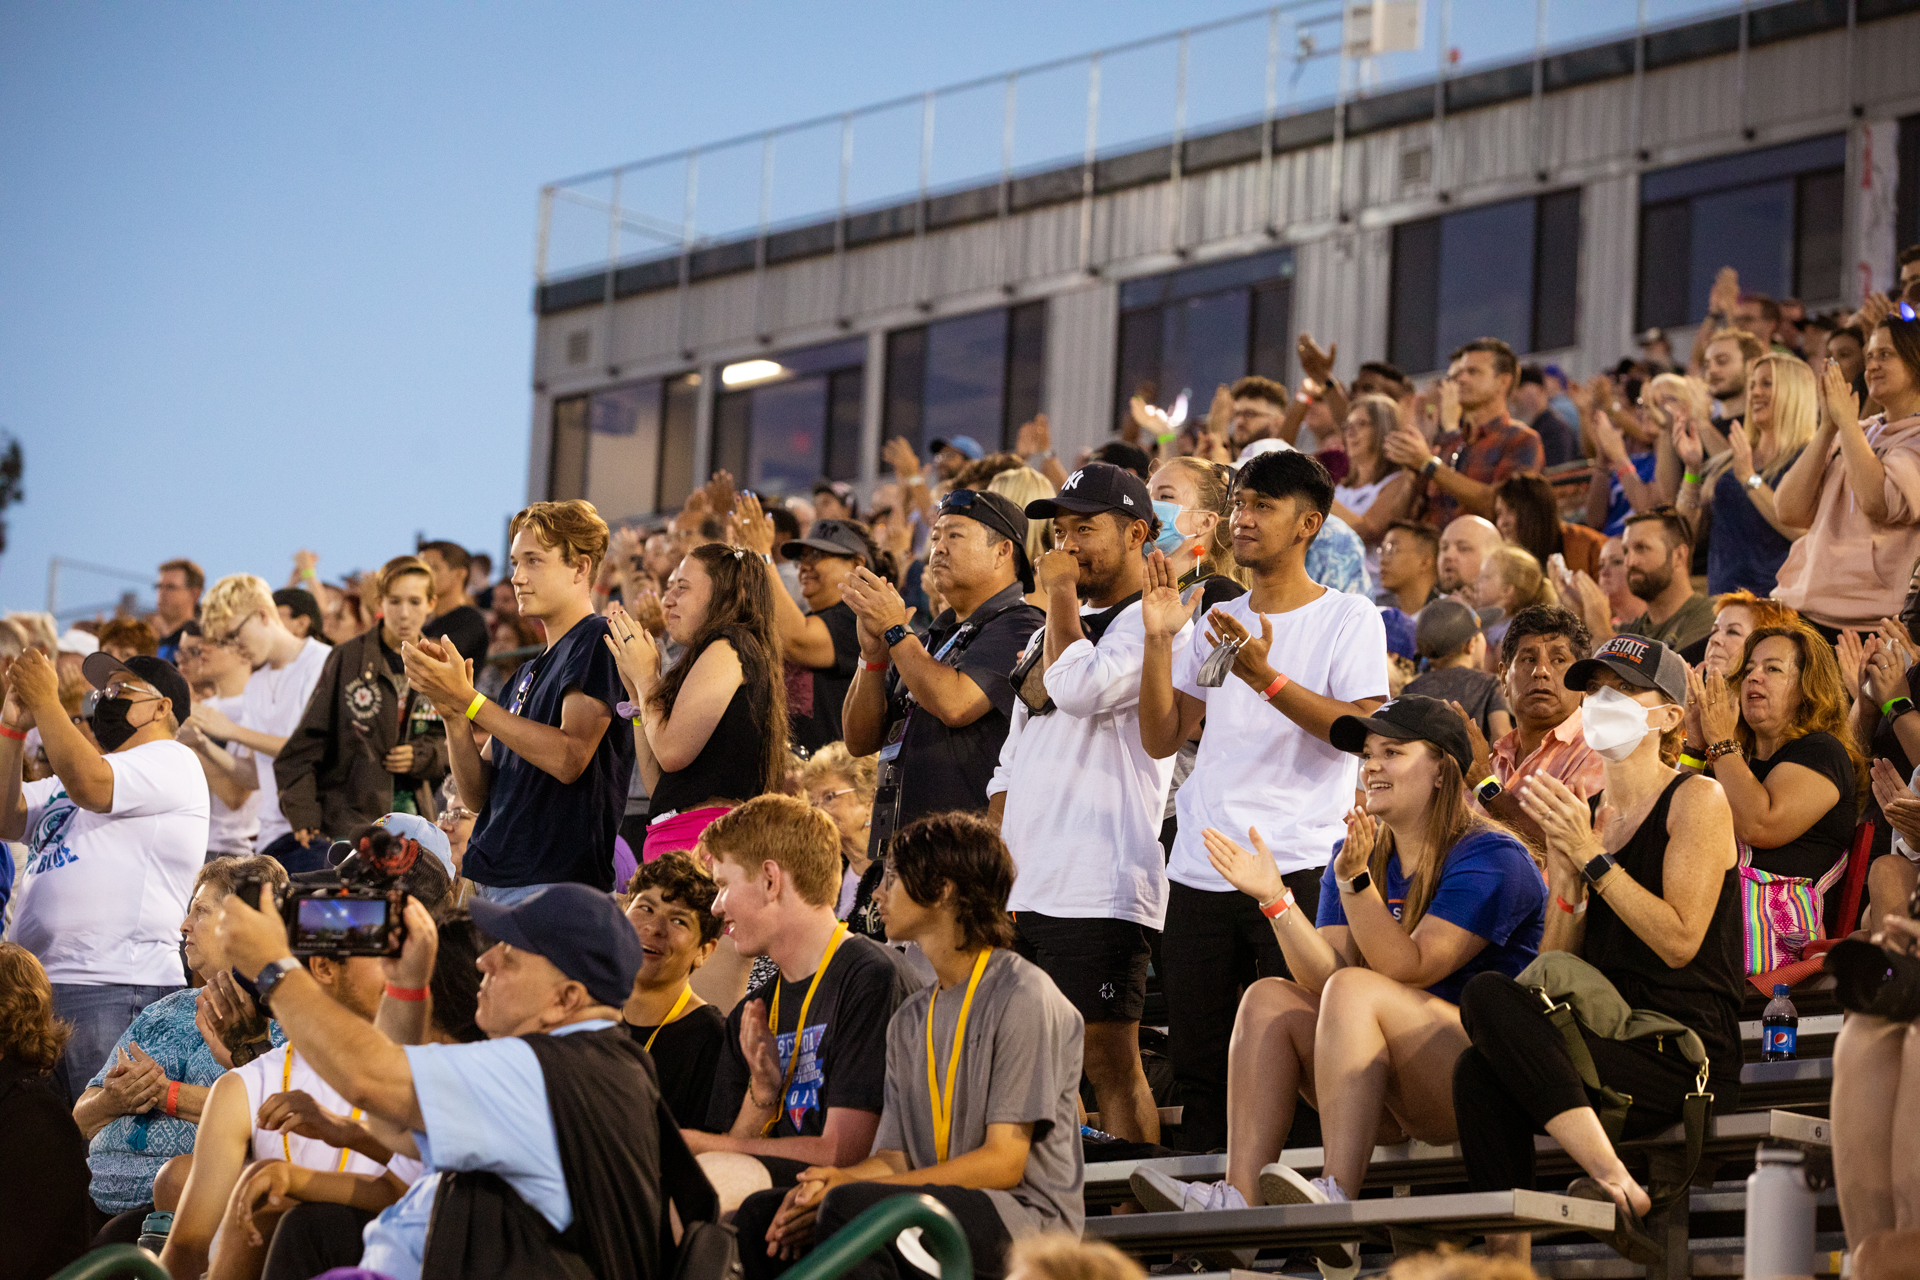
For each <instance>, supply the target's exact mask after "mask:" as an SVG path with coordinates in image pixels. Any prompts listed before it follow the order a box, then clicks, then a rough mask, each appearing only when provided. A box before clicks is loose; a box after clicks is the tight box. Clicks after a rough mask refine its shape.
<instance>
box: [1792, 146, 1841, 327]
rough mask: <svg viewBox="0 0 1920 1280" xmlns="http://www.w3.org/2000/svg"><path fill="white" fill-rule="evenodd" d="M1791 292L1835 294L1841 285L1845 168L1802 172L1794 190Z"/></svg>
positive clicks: (1810, 295)
mask: <svg viewBox="0 0 1920 1280" xmlns="http://www.w3.org/2000/svg"><path fill="white" fill-rule="evenodd" d="M1793 216H1794V222H1795V224H1796V226H1795V229H1794V237H1793V242H1794V248H1793V295H1794V296H1795V297H1796V298H1837V297H1839V296H1840V291H1841V289H1842V287H1843V282H1842V281H1841V279H1840V275H1841V271H1842V266H1841V263H1842V257H1841V254H1842V246H1841V239H1840V238H1841V235H1842V234H1843V233H1844V230H1845V226H1846V223H1845V218H1846V171H1845V170H1842V169H1828V170H1826V171H1824V172H1822V173H1808V174H1802V175H1801V177H1800V179H1799V186H1798V189H1797V190H1796V191H1795V192H1794V210H1793Z"/></svg>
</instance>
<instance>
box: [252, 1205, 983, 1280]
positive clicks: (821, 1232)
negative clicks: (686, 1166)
mask: <svg viewBox="0 0 1920 1280" xmlns="http://www.w3.org/2000/svg"><path fill="white" fill-rule="evenodd" d="M915 1193H923V1194H926V1195H930V1196H932V1197H933V1198H934V1199H935V1200H938V1201H939V1202H940V1203H941V1204H943V1205H945V1206H946V1207H947V1208H949V1209H951V1210H952V1211H953V1216H954V1217H956V1218H958V1219H959V1220H960V1230H961V1231H963V1232H965V1233H966V1237H967V1246H968V1247H969V1248H970V1249H971V1250H972V1251H973V1274H974V1276H975V1277H976V1278H977V1280H1000V1277H1001V1276H1002V1275H1004V1274H1005V1273H1006V1266H1007V1246H1008V1245H1010V1244H1012V1243H1013V1239H1012V1237H1011V1236H1009V1235H1008V1234H1007V1228H1006V1225H1005V1224H1004V1223H1002V1222H1001V1221H1000V1211H999V1210H997V1209H995V1208H994V1207H993V1199H992V1197H990V1196H989V1195H987V1193H986V1192H984V1191H974V1190H972V1189H970V1188H967V1187H901V1186H895V1185H893V1184H892V1183H885V1182H849V1183H847V1184H846V1185H845V1186H840V1187H835V1188H834V1189H833V1190H832V1191H829V1192H828V1193H827V1198H826V1199H825V1200H824V1201H822V1202H821V1205H820V1215H819V1217H817V1218H815V1219H814V1224H813V1242H814V1244H815V1245H818V1244H820V1243H821V1242H823V1241H824V1240H826V1239H827V1237H829V1236H831V1235H832V1234H833V1233H834V1232H836V1231H838V1230H839V1229H840V1228H842V1227H844V1226H846V1225H847V1224H848V1223H849V1222H852V1221H853V1220H854V1219H855V1218H857V1217H859V1216H860V1215H861V1214H862V1213H864V1212H866V1211H867V1210H868V1209H870V1208H872V1207H873V1206H874V1205H876V1204H878V1203H880V1202H881V1201H882V1200H885V1199H887V1198H888V1197H889V1196H901V1195H913V1194H915ZM786 1195H787V1193H786V1192H785V1191H782V1190H780V1189H778V1188H775V1189H774V1190H772V1191H756V1192H754V1193H753V1194H752V1195H750V1196H748V1197H747V1198H746V1199H745V1200H744V1201H743V1202H741V1205H740V1208H739V1209H738V1210H737V1211H735V1213H734V1215H733V1229H734V1231H735V1232H736V1233H737V1234H738V1235H739V1237H740V1265H741V1269H742V1270H743V1271H745V1273H746V1280H770V1278H771V1277H773V1276H777V1275H779V1274H780V1273H781V1272H783V1271H785V1270H786V1269H787V1268H788V1267H789V1266H791V1265H793V1264H792V1263H790V1262H788V1261H786V1260H785V1259H782V1258H769V1257H768V1256H767V1228H768V1227H769V1226H771V1225H772V1224H773V1216H774V1214H776V1213H778V1212H779V1211H780V1202H781V1201H782V1200H784V1199H785V1198H786ZM845 1276H846V1277H847V1280H924V1278H925V1273H924V1272H922V1271H921V1270H920V1268H919V1267H917V1266H915V1265H914V1264H913V1263H911V1262H908V1261H906V1259H904V1258H902V1257H901V1256H900V1252H899V1250H898V1249H897V1248H895V1247H894V1246H893V1245H888V1246H887V1247H886V1248H885V1249H881V1250H877V1251H875V1252H874V1253H872V1254H870V1255H868V1257H867V1258H866V1260H865V1261H863V1262H861V1263H859V1264H858V1265H856V1266H855V1267H853V1268H852V1269H851V1270H849V1271H847V1272H846V1273H845ZM273 1280H278V1278H277V1277H276V1278H273Z"/></svg>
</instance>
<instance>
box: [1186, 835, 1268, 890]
mask: <svg viewBox="0 0 1920 1280" xmlns="http://www.w3.org/2000/svg"><path fill="white" fill-rule="evenodd" d="M1247 839H1248V840H1251V841H1252V842H1253V848H1252V849H1251V850H1248V849H1246V848H1243V847H1242V846H1240V845H1239V844H1236V843H1235V842H1234V841H1233V840H1231V839H1229V838H1228V837H1227V836H1226V835H1225V834H1224V833H1222V832H1219V831H1216V830H1214V829H1213V828H1212V827H1208V828H1207V829H1206V830H1205V831H1202V832H1201V833H1200V840H1201V842H1202V843H1203V844H1205V845H1206V847H1207V861H1208V862H1210V863H1212V864H1213V869H1214V870H1215V871H1218V872H1219V873H1220V878H1221V879H1223V880H1225V881H1226V882H1227V883H1228V884H1230V885H1232V886H1233V887H1234V888H1236V889H1238V890H1239V891H1240V892H1242V893H1244V894H1246V895H1247V896H1248V897H1250V898H1252V899H1253V900H1254V901H1255V902H1272V901H1273V900H1274V899H1275V898H1277V897H1279V896H1280V894H1281V893H1282V892H1283V891H1284V890H1285V889H1286V887H1287V884H1286V881H1285V880H1283V879H1281V878H1280V867H1279V865H1278V864H1276V863H1275V862H1274V860H1273V851H1272V850H1270V849H1268V848H1267V842H1266V841H1264V840H1262V839H1261V838H1260V832H1259V830H1258V829H1257V828H1254V827H1248V828H1247Z"/></svg>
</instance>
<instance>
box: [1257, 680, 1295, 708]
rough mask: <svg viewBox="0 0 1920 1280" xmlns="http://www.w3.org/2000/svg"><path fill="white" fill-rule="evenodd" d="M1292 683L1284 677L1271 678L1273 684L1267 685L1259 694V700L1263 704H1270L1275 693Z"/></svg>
mask: <svg viewBox="0 0 1920 1280" xmlns="http://www.w3.org/2000/svg"><path fill="white" fill-rule="evenodd" d="M1292 683H1293V682H1292V681H1291V680H1289V679H1287V678H1286V677H1285V676H1275V677H1274V678H1273V683H1272V684H1270V685H1268V686H1267V687H1266V689H1265V690H1264V691H1262V693H1261V694H1260V700H1261V701H1263V702H1272V701H1273V696H1274V695H1275V694H1276V693H1279V692H1280V691H1281V690H1282V689H1284V688H1286V687H1287V686H1288V685H1289V684H1292Z"/></svg>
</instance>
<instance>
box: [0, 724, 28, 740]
mask: <svg viewBox="0 0 1920 1280" xmlns="http://www.w3.org/2000/svg"><path fill="white" fill-rule="evenodd" d="M0 738H12V739H13V740H14V741H15V742H25V741H26V740H27V735H26V734H24V733H22V732H20V731H19V730H18V729H16V728H14V727H13V726H12V725H5V724H0Z"/></svg>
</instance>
